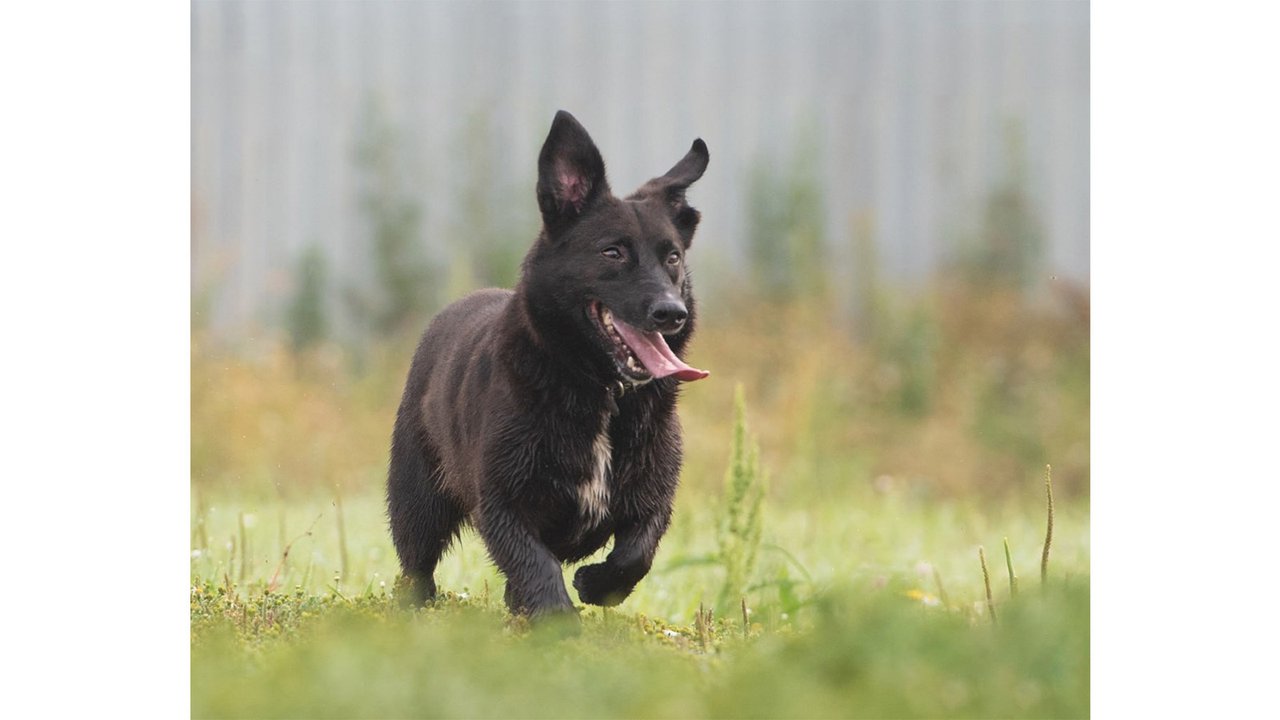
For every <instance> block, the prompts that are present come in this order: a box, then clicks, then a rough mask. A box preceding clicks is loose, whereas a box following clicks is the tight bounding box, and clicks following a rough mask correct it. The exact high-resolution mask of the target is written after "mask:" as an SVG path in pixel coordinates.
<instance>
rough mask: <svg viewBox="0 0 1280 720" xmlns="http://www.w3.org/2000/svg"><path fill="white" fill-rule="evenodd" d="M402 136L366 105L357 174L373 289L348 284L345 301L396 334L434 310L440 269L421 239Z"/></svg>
mask: <svg viewBox="0 0 1280 720" xmlns="http://www.w3.org/2000/svg"><path fill="white" fill-rule="evenodd" d="M402 157H403V154H402V153H401V152H400V140H399V137H398V136H397V134H396V131H395V128H393V127H392V126H391V125H390V124H389V123H388V122H387V121H386V120H385V118H384V117H383V116H382V114H381V113H380V112H379V111H378V110H377V108H376V106H375V105H372V104H371V105H370V107H369V109H368V110H367V111H366V113H365V121H364V123H363V133H362V136H361V138H360V139H359V141H358V143H357V146H356V164H357V166H358V168H359V170H360V173H361V176H362V177H361V184H362V189H361V191H360V197H359V204H360V210H361V212H362V213H363V214H364V216H365V218H366V219H367V221H368V223H369V226H370V235H371V239H372V243H371V248H370V249H371V251H372V253H373V258H372V259H373V266H372V269H373V277H372V285H373V287H372V288H369V289H367V290H362V289H360V288H358V287H356V288H351V289H349V290H348V293H347V300H348V303H349V305H350V307H351V310H352V312H353V314H355V316H356V319H357V321H359V322H360V324H361V325H363V326H364V327H367V328H368V329H370V330H371V331H373V332H374V333H376V334H378V335H382V336H390V335H396V334H399V333H401V332H404V331H405V330H406V329H408V328H410V327H416V325H418V324H420V322H419V321H421V319H422V318H423V317H425V316H426V315H427V314H428V313H430V312H431V311H433V310H434V309H435V308H436V307H437V305H438V303H439V300H440V295H441V293H440V292H439V285H440V282H439V281H440V274H441V273H440V271H439V268H438V267H437V266H436V265H434V264H433V263H432V262H431V261H430V260H429V259H428V258H427V256H426V253H425V252H424V247H423V244H422V242H421V225H422V206H421V204H420V203H419V201H418V200H416V199H415V198H414V196H413V193H411V192H410V191H408V190H407V189H406V188H405V185H406V184H407V183H406V182H405V180H404V168H403V167H402V163H401V158H402Z"/></svg>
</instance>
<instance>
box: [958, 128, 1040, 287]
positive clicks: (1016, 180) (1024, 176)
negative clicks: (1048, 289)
mask: <svg viewBox="0 0 1280 720" xmlns="http://www.w3.org/2000/svg"><path fill="white" fill-rule="evenodd" d="M1023 136H1024V132H1023V129H1022V125H1021V123H1018V122H1010V123H1009V124H1008V125H1007V127H1006V129H1005V163H1006V169H1005V177H1004V179H1003V180H1002V181H1001V182H1000V183H998V184H997V185H996V186H995V188H993V189H992V191H991V193H990V194H989V195H988V196H987V199H986V203H985V205H984V208H983V215H982V225H981V229H980V230H979V233H978V237H977V239H976V241H971V242H969V243H968V249H967V251H962V253H963V254H962V259H961V266H962V267H963V268H964V270H965V275H966V276H967V277H968V279H969V280H971V281H973V282H975V283H977V284H979V285H981V286H998V287H1008V288H1012V289H1016V290H1021V291H1025V290H1029V289H1031V287H1032V286H1033V285H1034V284H1035V283H1036V280H1037V278H1038V276H1039V273H1040V264H1041V261H1042V259H1043V258H1042V255H1043V244H1044V230H1043V228H1042V226H1041V223H1040V219H1039V217H1038V216H1037V215H1036V211H1035V208H1034V207H1033V206H1032V202H1031V199H1030V197H1029V195H1028V193H1027V184H1028V182H1029V179H1028V176H1029V173H1028V171H1027V157H1026V155H1027V153H1026V146H1025V140H1024V139H1023Z"/></svg>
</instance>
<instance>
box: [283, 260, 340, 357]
mask: <svg viewBox="0 0 1280 720" xmlns="http://www.w3.org/2000/svg"><path fill="white" fill-rule="evenodd" d="M294 283H295V289H294V294H293V298H292V299H291V300H290V301H289V308H288V310H287V312H286V316H285V325H286V326H287V328H288V330H289V340H290V341H291V343H292V344H293V349H294V350H295V351H302V350H305V349H307V348H309V347H311V346H313V345H315V344H317V343H319V342H321V341H323V340H324V339H325V338H327V337H328V335H329V318H328V315H327V313H326V312H325V297H326V294H327V292H328V287H327V285H328V267H327V265H326V262H325V256H324V252H323V251H322V250H321V249H320V247H319V246H318V245H311V246H310V247H308V248H307V249H306V250H304V251H303V252H302V254H301V255H300V256H299V257H298V266H297V269H296V270H294Z"/></svg>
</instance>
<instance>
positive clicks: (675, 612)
mask: <svg viewBox="0 0 1280 720" xmlns="http://www.w3.org/2000/svg"><path fill="white" fill-rule="evenodd" d="M906 316H907V317H909V321H908V322H905V323H903V324H895V322H894V320H893V318H892V317H888V318H885V319H883V320H882V321H881V322H880V323H879V327H880V330H879V333H880V335H879V339H876V338H873V339H871V340H869V341H865V342H860V343H854V342H853V341H851V340H849V339H848V337H847V336H846V335H845V334H844V333H840V332H831V331H830V329H829V328H826V327H825V325H824V323H827V322H829V321H828V320H826V319H825V316H824V315H823V314H822V313H818V312H814V311H813V309H812V308H803V307H799V308H788V309H784V310H781V311H777V312H775V313H773V314H772V315H770V313H769V312H761V313H746V314H744V317H745V318H746V320H742V321H738V322H735V323H729V322H727V321H725V320H723V319H721V320H717V319H716V318H715V316H714V315H711V316H709V317H708V318H707V320H706V321H705V323H706V324H705V327H706V328H707V329H706V330H705V331H704V332H702V333H701V334H700V337H699V339H698V342H697V343H695V348H696V350H695V358H694V361H695V362H696V363H698V364H700V365H703V366H706V367H710V368H711V369H712V371H713V372H714V373H715V375H713V377H712V378H711V379H709V380H708V381H705V382H703V383H696V384H692V385H690V386H688V387H687V389H686V390H685V393H684V396H683V398H682V401H681V416H682V419H683V423H684V427H685V437H686V463H685V468H684V473H683V475H682V486H681V489H680V492H679V493H678V494H677V501H676V507H675V514H674V517H673V522H672V525H671V529H670V531H669V532H668V534H667V536H666V537H665V538H664V540H663V543H662V545H661V547H660V549H659V552H658V557H657V560H656V562H655V565H654V568H653V571H652V572H651V573H650V575H649V576H648V577H646V578H645V579H644V580H643V581H642V582H641V583H640V585H639V586H638V587H637V589H636V591H635V593H634V594H633V595H632V596H631V597H630V598H628V599H627V600H626V601H625V602H624V603H623V604H622V605H621V606H619V607H618V608H616V609H612V610H609V611H607V612H606V611H602V610H601V609H599V608H594V607H592V608H584V609H583V612H582V626H581V632H580V633H578V634H573V635H567V636H566V635H564V634H563V633H562V632H560V631H559V630H558V629H557V628H554V627H548V628H542V627H533V628H531V627H529V626H528V624H527V623H525V622H523V621H521V620H518V619H513V618H511V617H509V616H508V615H507V614H506V612H505V610H504V609H503V608H502V603H501V598H502V590H503V579H502V577H501V575H500V574H499V573H497V571H496V570H495V569H494V567H493V566H492V564H491V563H490V562H489V560H488V558H487V556H486V555H485V552H484V548H483V545H482V544H481V542H480V541H479V538H478V537H476V536H475V534H474V533H473V532H471V531H470V530H467V531H464V532H463V535H462V537H461V540H460V542H458V543H457V544H455V546H454V549H453V550H452V551H451V552H450V553H449V554H448V555H447V556H446V557H445V559H444V560H443V562H442V563H441V565H440V567H439V568H438V570H437V574H436V578H437V581H438V582H439V584H440V587H441V589H442V590H443V591H445V592H446V593H447V597H446V599H445V600H443V601H441V602H439V603H437V604H436V605H434V606H432V607H429V608H426V609H421V610H417V611H406V610H401V609H400V608H399V606H398V603H397V601H396V600H397V598H396V576H397V571H398V565H397V562H396V558H395V554H394V551H393V549H392V546H391V542H390V538H389V536H388V532H387V526H386V518H385V504H384V499H383V491H382V482H383V478H384V473H385V459H386V452H387V449H386V445H387V441H388V434H389V431H390V425H389V423H390V418H391V417H392V415H393V409H394V406H395V403H396V402H397V401H398V394H399V385H400V383H401V382H402V381H403V373H404V367H403V365H404V364H405V363H407V359H408V357H409V350H408V349H407V348H406V346H407V345H408V344H409V342H408V341H407V340H406V341H402V342H391V343H388V344H386V345H379V346H375V347H371V348H366V349H364V350H362V351H361V353H359V354H357V355H353V354H351V353H349V352H344V351H342V350H340V349H338V348H336V347H334V346H321V347H320V348H318V349H317V350H315V351H312V352H309V353H305V354H295V353H293V352H291V351H289V350H287V349H286V346H285V345H284V344H276V343H269V344H267V345H263V346H256V347H239V348H231V347H227V346H225V345H220V344H218V343H215V342H213V341H212V340H210V339H208V338H205V337H197V338H195V340H194V341H193V357H192V386H193V388H192V392H193V398H192V400H193V404H192V408H193V418H192V424H193V438H192V440H193V443H192V503H191V591H190V594H191V630H192V668H191V671H192V714H193V716H195V717H403V716H427V717H583V716H589V717H606V716H607V717H701V716H707V717H943V716H946V717H1081V716H1087V715H1088V712H1089V501H1088V394H1087V390H1088V345H1087V343H1088V333H1087V321H1086V322H1085V326H1084V328H1083V330H1082V329H1081V327H1080V326H1079V324H1078V323H1073V322H1072V321H1071V320H1070V319H1069V318H1067V319H1064V318H1062V317H1056V318H1055V317H1053V316H1049V317H1045V316H1041V315H1038V314H1036V312H1033V311H1031V310H1028V309H1026V308H1024V307H1022V306H1011V305H1010V304H1009V303H1008V302H1007V298H1000V297H989V298H978V299H976V300H975V299H973V298H969V299H964V300H963V301H957V300H956V299H955V298H940V299H938V301H937V302H936V303H935V304H932V305H930V304H925V305H923V306H921V307H917V308H915V309H914V310H912V311H911V312H910V313H908V314H907V315H906ZM921 327H926V328H927V329H928V333H929V337H930V338H931V339H929V340H928V341H927V342H922V341H918V338H914V336H911V333H915V332H917V331H918V330H919V328H921ZM901 333H907V335H908V336H907V337H900V336H899V335H900V334H901ZM904 348H905V349H904ZM902 352H907V353H910V354H912V355H911V357H906V358H904V357H901V356H900V355H899V353H902ZM921 352H924V353H926V355H927V356H926V357H918V354H919V353H921ZM929 353H932V354H929ZM833 360H837V361H835V362H833ZM904 373H905V375H904ZM912 373H915V374H917V375H918V377H909V376H908V375H911V374H912ZM737 383H741V384H742V385H743V387H744V389H745V392H744V395H745V398H746V403H745V406H746V419H747V421H748V422H749V424H750V429H751V433H750V434H749V435H748V434H745V433H743V432H742V425H741V423H739V424H737V425H735V421H734V415H735V410H734V399H733V394H734V386H735V385H736V384H737ZM752 439H754V440H755V441H758V445H759V450H758V453H756V452H755V451H751V450H749V448H748V445H747V444H746V443H747V442H748V441H751V440H752ZM731 446H734V447H735V448H736V450H735V451H731ZM748 459H750V462H748V461H747V460H748ZM1050 461H1052V462H1053V465H1054V467H1053V476H1052V482H1053V485H1052V487H1051V488H1050V487H1049V486H1048V484H1047V483H1048V480H1049V478H1048V475H1047V470H1046V463H1048V462H1050ZM730 468H736V470H735V471H729V470H730ZM748 470H749V471H750V472H748ZM727 471H729V472H727ZM748 476H750V477H753V478H757V479H755V480H752V481H751V482H749V483H748V482H746V481H745V480H744V478H746V477H748ZM763 477H767V478H768V482H767V483H762V482H760V480H759V478H763ZM735 481H736V489H735ZM746 488H763V495H762V496H757V495H755V494H754V493H755V490H751V491H750V492H748V491H747V490H746ZM735 498H736V499H735ZM1050 503H1051V504H1052V505H1051V506H1052V515H1051V516H1047V514H1046V510H1047V507H1048V506H1049V504H1050ZM735 512H736V513H738V515H739V518H738V522H737V524H736V525H734V523H733V522H732V518H733V513H735ZM744 518H750V521H749V522H747V521H744ZM735 527H736V528H737V530H736V531H735V532H736V533H737V536H740V537H741V538H743V539H746V540H749V542H739V543H736V544H735V543H728V544H726V537H728V536H726V535H725V532H726V528H735ZM1050 533H1051V535H1050ZM731 534H732V533H731ZM757 534H758V535H757ZM995 543H1001V545H1002V548H1003V549H1004V552H1005V563H1004V564H1005V568H1004V570H1005V572H1006V573H1007V574H1008V575H1009V582H1008V583H1007V584H1005V583H1001V582H998V580H1000V578H999V577H995V578H991V577H990V573H991V571H994V572H995V573H997V575H999V573H1000V570H1001V568H1000V567H999V564H998V563H997V564H995V565H994V566H992V567H986V560H987V558H985V553H984V554H983V557H982V561H981V562H980V560H979V552H980V551H979V548H981V547H995ZM1050 543H1051V544H1052V557H1051V558H1050V557H1049V555H1048V552H1049V544H1050ZM737 545H742V546H743V548H746V549H750V548H758V549H757V550H756V551H755V557H754V562H735V561H734V560H733V559H732V558H729V557H727V553H728V554H731V551H732V548H733V547H736V546H737ZM726 548H729V549H728V550H727V549H726ZM746 549H744V550H743V552H746V551H747V550H746ZM739 560H741V558H739ZM593 561H597V559H596V558H591V559H588V560H586V561H585V562H593ZM1046 562H1047V565H1046V564H1045V563H1046ZM1036 567H1040V568H1041V571H1042V577H1043V578H1044V579H1045V581H1044V582H1042V583H1040V584H1039V585H1038V586H1035V587H1032V586H1025V585H1024V586H1022V587H1018V585H1017V584H1016V581H1015V580H1014V577H1015V576H1016V575H1017V574H1019V572H1022V573H1025V572H1029V571H1030V569H1031V568H1036ZM573 569H574V568H573V567H569V568H566V571H565V573H566V580H568V579H569V578H571V577H572V572H573ZM744 573H745V574H746V577H745V578H743V577H736V576H737V575H743V574H744ZM984 576H985V577H984ZM730 586H732V587H734V588H742V589H741V590H736V589H735V590H732V591H726V588H727V587H730ZM726 592H728V594H727V595H726ZM571 594H572V593H571ZM730 595H736V597H730ZM992 616H994V617H996V618H998V621H997V622H994V623H993V622H992V621H991V617H992Z"/></svg>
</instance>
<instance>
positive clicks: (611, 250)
mask: <svg viewBox="0 0 1280 720" xmlns="http://www.w3.org/2000/svg"><path fill="white" fill-rule="evenodd" d="M600 254H601V255H603V256H605V257H607V258H609V259H610V260H621V259H622V250H620V249H619V248H618V247H617V246H615V245H610V246H609V247H607V248H605V249H603V250H601V251H600Z"/></svg>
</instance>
